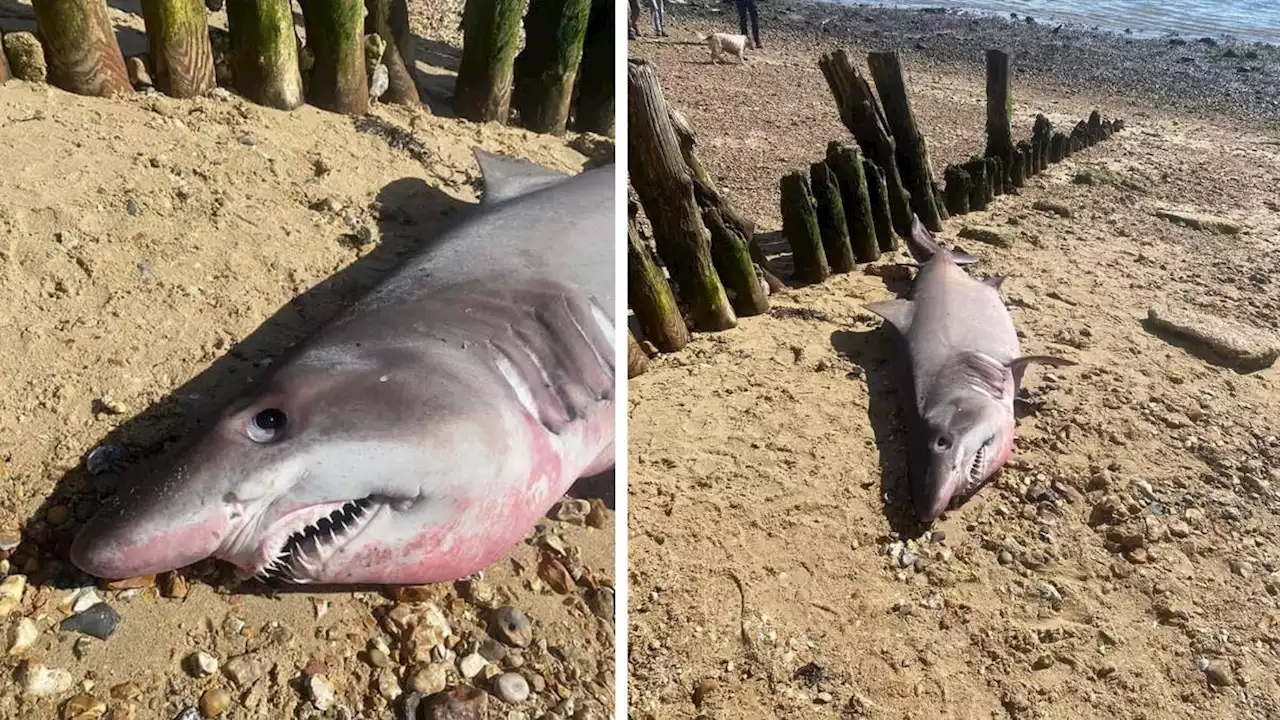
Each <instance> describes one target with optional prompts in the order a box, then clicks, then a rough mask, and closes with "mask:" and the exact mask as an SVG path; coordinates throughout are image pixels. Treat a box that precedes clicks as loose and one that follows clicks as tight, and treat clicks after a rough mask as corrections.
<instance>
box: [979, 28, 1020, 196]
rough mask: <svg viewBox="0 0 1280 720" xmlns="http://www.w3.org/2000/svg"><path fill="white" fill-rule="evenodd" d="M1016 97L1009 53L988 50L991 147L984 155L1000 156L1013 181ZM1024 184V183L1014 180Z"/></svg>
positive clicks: (988, 145) (1009, 178)
mask: <svg viewBox="0 0 1280 720" xmlns="http://www.w3.org/2000/svg"><path fill="white" fill-rule="evenodd" d="M1012 113H1013V99H1012V95H1011V94H1010V92H1009V53H1007V52H1005V51H1003V50H988V51H987V149H986V152H984V153H983V154H984V155H990V156H992V157H998V158H1000V162H1001V163H1003V165H1004V169H1005V173H1006V174H1005V177H1006V178H1007V179H1008V180H1010V181H1012V180H1013V175H1014V173H1013V153H1014V150H1015V148H1014V146H1013V124H1012V121H1011V119H1010V115H1012ZM1014 185H1015V187H1022V183H1020V182H1016V183H1014Z"/></svg>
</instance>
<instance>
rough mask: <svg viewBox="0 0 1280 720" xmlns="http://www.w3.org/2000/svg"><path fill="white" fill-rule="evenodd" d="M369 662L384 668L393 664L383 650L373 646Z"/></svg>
mask: <svg viewBox="0 0 1280 720" xmlns="http://www.w3.org/2000/svg"><path fill="white" fill-rule="evenodd" d="M369 664H370V665H372V666H374V667H376V668H384V667H387V666H388V665H390V664H391V659H390V658H388V657H387V654H386V653H385V652H383V651H382V650H379V649H378V648H373V649H372V650H370V651H369Z"/></svg>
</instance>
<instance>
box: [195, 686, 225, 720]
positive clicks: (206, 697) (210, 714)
mask: <svg viewBox="0 0 1280 720" xmlns="http://www.w3.org/2000/svg"><path fill="white" fill-rule="evenodd" d="M229 707H231V694H230V693H228V692H227V691H226V690H223V689H222V688H220V687H214V688H209V689H208V690H205V691H204V694H202V695H201V696H200V714H201V715H203V716H205V717H207V718H215V717H218V716H219V715H221V714H222V713H224V712H226V711H227V708H229Z"/></svg>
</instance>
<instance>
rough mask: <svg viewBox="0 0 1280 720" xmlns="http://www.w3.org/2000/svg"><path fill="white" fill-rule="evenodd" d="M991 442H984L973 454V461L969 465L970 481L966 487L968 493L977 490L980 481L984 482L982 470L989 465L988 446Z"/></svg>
mask: <svg viewBox="0 0 1280 720" xmlns="http://www.w3.org/2000/svg"><path fill="white" fill-rule="evenodd" d="M990 444H991V442H990V441H987V442H984V443H982V446H981V447H979V448H978V452H977V453H975V454H974V456H973V463H972V464H971V465H970V466H969V482H968V483H967V484H966V485H965V488H964V490H965V492H966V493H969V492H972V491H973V490H976V489H977V485H978V483H980V482H982V471H983V470H985V469H986V467H987V462H986V461H987V446H988V445H990Z"/></svg>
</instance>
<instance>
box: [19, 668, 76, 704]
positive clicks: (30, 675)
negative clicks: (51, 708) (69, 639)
mask: <svg viewBox="0 0 1280 720" xmlns="http://www.w3.org/2000/svg"><path fill="white" fill-rule="evenodd" d="M20 671H21V673H22V676H21V682H22V691H23V692H25V693H26V694H28V695H34V696H35V697H49V696H50V695H61V694H62V693H65V692H66V691H68V690H70V689H71V686H72V685H74V684H75V680H74V679H73V678H72V677H71V673H69V672H67V671H66V670H63V669H62V668H51V667H45V666H44V665H41V664H40V663H33V662H26V663H23V665H22V667H21V668H20Z"/></svg>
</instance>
